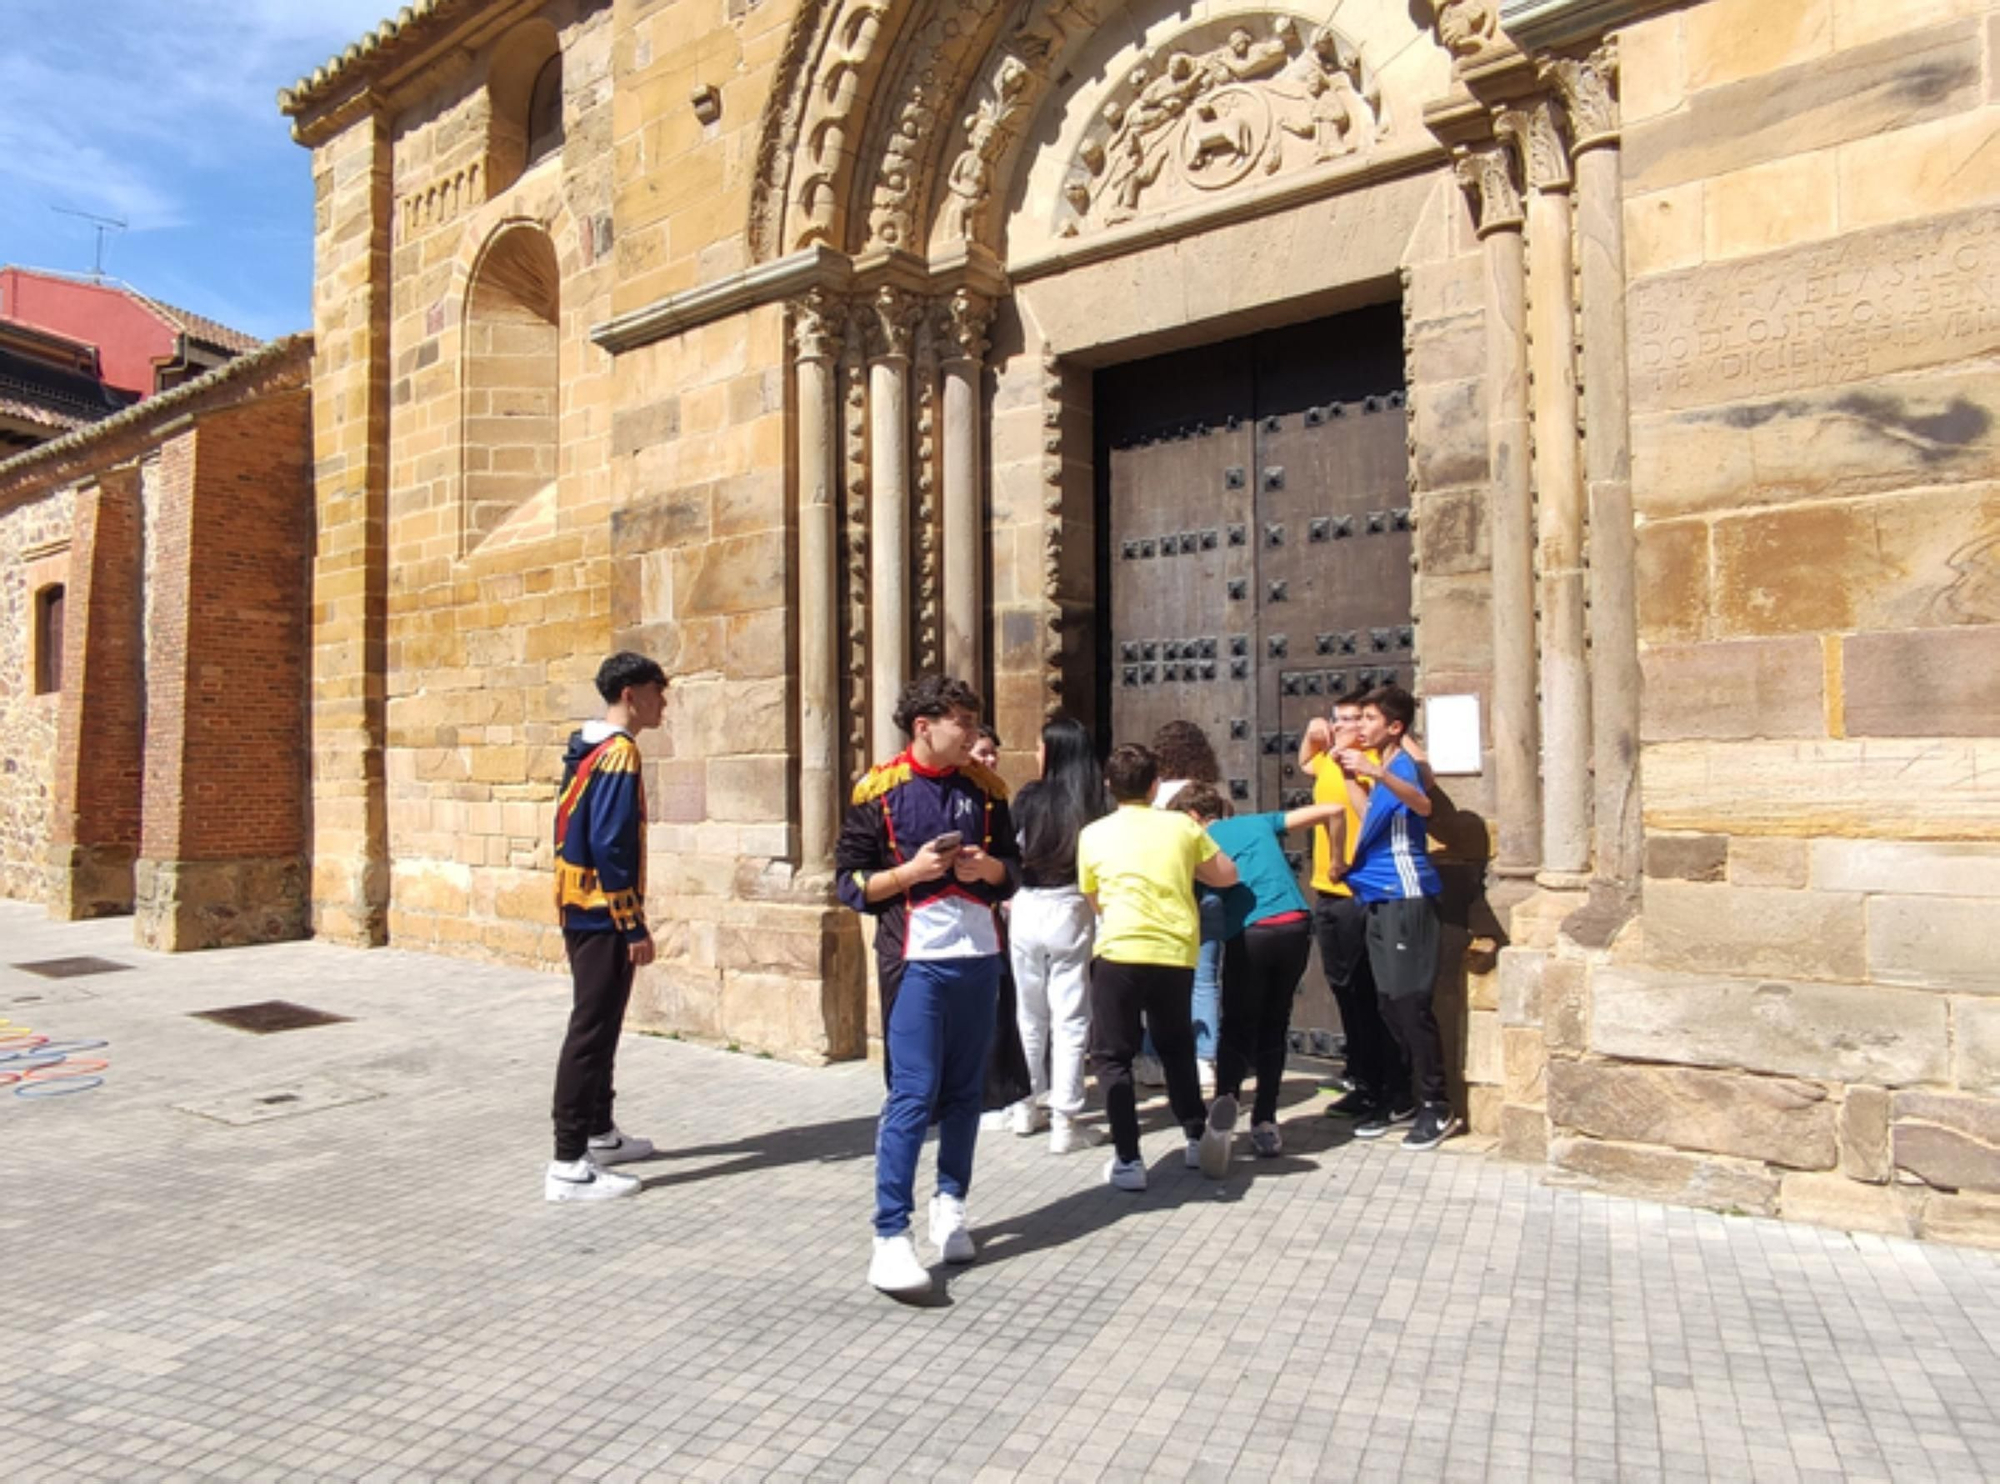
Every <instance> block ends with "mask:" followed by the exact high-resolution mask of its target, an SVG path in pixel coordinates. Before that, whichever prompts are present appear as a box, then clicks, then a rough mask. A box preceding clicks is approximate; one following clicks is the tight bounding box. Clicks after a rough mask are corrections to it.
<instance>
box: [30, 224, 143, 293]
mask: <svg viewBox="0 0 2000 1484" xmlns="http://www.w3.org/2000/svg"><path fill="white" fill-rule="evenodd" d="M49 210H51V211H59V212H61V213H62V214H63V215H64V216H75V217H81V218H83V220H85V221H87V222H89V223H90V224H91V225H92V226H93V227H95V228H96V229H97V256H96V258H95V259H94V260H93V261H92V263H91V265H90V276H91V278H92V279H93V280H94V281H95V282H98V283H102V282H104V234H105V233H106V232H122V231H124V230H125V229H126V227H127V226H129V225H130V223H128V222H122V221H120V220H119V219H118V218H117V217H115V216H99V215H97V214H96V213H95V212H92V211H76V210H74V209H72V208H70V207H68V206H51V207H50V208H49Z"/></svg>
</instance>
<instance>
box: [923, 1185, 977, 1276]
mask: <svg viewBox="0 0 2000 1484" xmlns="http://www.w3.org/2000/svg"><path fill="white" fill-rule="evenodd" d="M931 1245H932V1246H933V1247H935V1248H937V1250H938V1256H939V1257H942V1258H943V1259H944V1260H945V1261H946V1262H949V1263H966V1262H971V1261H972V1260H973V1259H974V1258H975V1257H977V1256H979V1248H978V1247H977V1246H975V1245H974V1243H973V1240H972V1233H971V1232H969V1231H967V1230H966V1229H965V1202H964V1201H963V1200H961V1199H959V1197H957V1196H955V1195H945V1194H944V1193H943V1192H942V1191H940V1192H939V1193H938V1194H936V1195H934V1196H932V1197H931Z"/></svg>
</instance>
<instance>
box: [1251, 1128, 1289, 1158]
mask: <svg viewBox="0 0 2000 1484" xmlns="http://www.w3.org/2000/svg"><path fill="white" fill-rule="evenodd" d="M1250 1147H1251V1148H1252V1149H1255V1150H1256V1151H1257V1155H1258V1157H1259V1158H1260V1159H1275V1158H1277V1157H1278V1156H1279V1155H1280V1154H1283V1153H1284V1152H1285V1136H1284V1135H1283V1134H1281V1133H1279V1132H1278V1125H1277V1124H1275V1123H1260V1124H1258V1125H1257V1126H1256V1127H1255V1128H1253V1129H1251V1130H1250Z"/></svg>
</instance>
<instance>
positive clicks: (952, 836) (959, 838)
mask: <svg viewBox="0 0 2000 1484" xmlns="http://www.w3.org/2000/svg"><path fill="white" fill-rule="evenodd" d="M931 843H932V844H933V845H935V846H937V848H938V849H939V850H941V851H943V852H945V853H947V854H949V853H950V852H951V851H954V850H956V849H958V847H959V846H961V845H963V844H964V843H965V836H964V835H962V834H960V833H959V832H958V831H957V830H946V831H945V832H944V833H943V834H942V835H939V836H937V837H936V838H935V839H933V840H932V841H931Z"/></svg>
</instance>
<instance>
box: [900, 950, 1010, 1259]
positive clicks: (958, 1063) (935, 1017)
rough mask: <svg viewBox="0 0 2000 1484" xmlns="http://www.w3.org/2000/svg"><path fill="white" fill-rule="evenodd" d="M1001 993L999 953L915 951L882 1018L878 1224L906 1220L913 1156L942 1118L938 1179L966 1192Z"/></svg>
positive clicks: (912, 1200) (941, 1185) (946, 1187)
mask: <svg viewBox="0 0 2000 1484" xmlns="http://www.w3.org/2000/svg"><path fill="white" fill-rule="evenodd" d="M999 994H1000V956H999V955H998V954H994V955H992V956H991V957H988V958H944V959H914V960H912V961H911V962H910V963H908V964H906V965H905V966H904V969H903V983H902V987H901V988H900V989H899V990H897V992H896V1003H895V1005H894V1007H893V1008H892V1009H891V1010H890V1012H889V1024H888V1025H886V1026H884V1027H883V1031H882V1035H883V1039H884V1040H885V1041H886V1042H887V1043H888V1056H889V1066H890V1081H889V1096H888V1099H887V1101H885V1102H884V1103H883V1104H882V1120H881V1122H880V1123H879V1124H878V1125H877V1126H876V1130H875V1234H876V1235H877V1236H880V1237H893V1236H895V1235H896V1234H897V1233H899V1232H902V1231H905V1230H907V1229H908V1228H909V1225H910V1213H911V1211H912V1210H913V1209H914V1208H915V1204H916V1197H915V1190H916V1183H917V1156H918V1155H920V1154H921V1153H922V1152H923V1148H924V1132H925V1130H927V1129H928V1128H929V1127H930V1124H931V1119H932V1117H933V1116H935V1117H936V1119H937V1123H938V1153H937V1169H938V1189H939V1190H940V1191H942V1192H943V1193H944V1194H946V1195H955V1196H958V1197H960V1198H961V1199H963V1198H964V1196H965V1192H966V1190H967V1189H968V1188H969V1187H970V1186H971V1184H972V1150H973V1146H974V1145H975V1144H976V1143H978V1141H979V1097H980V1089H981V1087H982V1085H983V1083H984V1079H985V1074H986V1049H987V1043H988V1042H989V1041H991V1040H992V1038H993V1017H994V1014H995V1007H996V1005H997V1003H998V1000H999Z"/></svg>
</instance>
